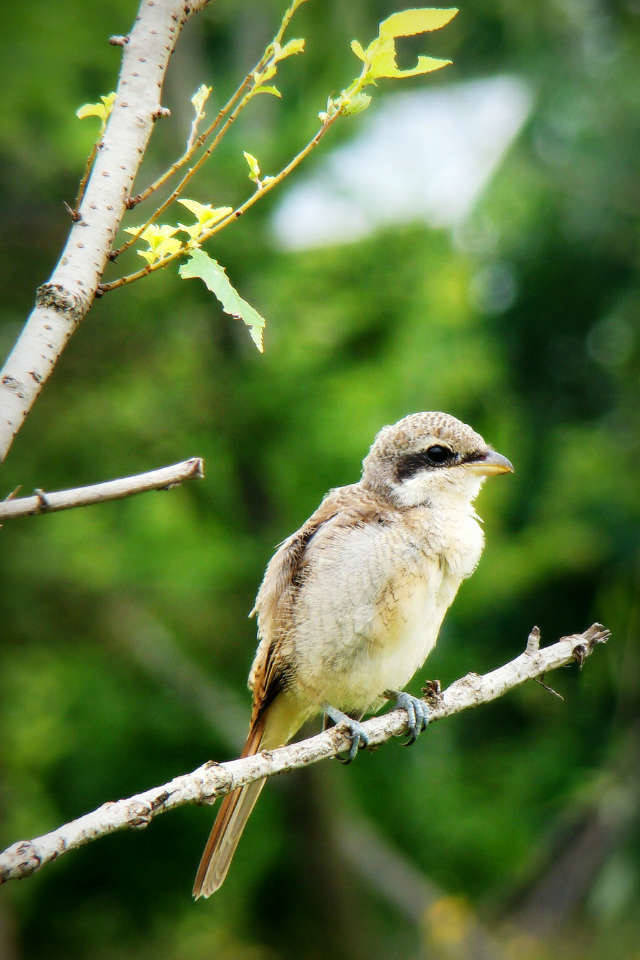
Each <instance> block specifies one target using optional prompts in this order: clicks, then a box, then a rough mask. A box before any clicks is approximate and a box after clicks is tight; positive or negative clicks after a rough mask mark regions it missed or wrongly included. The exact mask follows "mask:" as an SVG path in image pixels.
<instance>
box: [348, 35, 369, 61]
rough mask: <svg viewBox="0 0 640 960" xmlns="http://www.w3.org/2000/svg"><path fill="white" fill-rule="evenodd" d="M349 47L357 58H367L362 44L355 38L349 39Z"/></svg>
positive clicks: (363, 59)
mask: <svg viewBox="0 0 640 960" xmlns="http://www.w3.org/2000/svg"><path fill="white" fill-rule="evenodd" d="M351 49H352V50H353V52H354V53H355V55H356V57H358V59H359V60H362V61H365V60H366V59H367V55H366V53H365V52H364V50H363V47H362V44H361V43H358V41H357V40H352V41H351Z"/></svg>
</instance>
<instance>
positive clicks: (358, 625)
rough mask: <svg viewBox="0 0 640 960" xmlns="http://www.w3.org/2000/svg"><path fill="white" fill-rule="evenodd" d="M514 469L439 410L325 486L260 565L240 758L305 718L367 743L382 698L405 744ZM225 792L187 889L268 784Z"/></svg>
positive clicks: (420, 720)
mask: <svg viewBox="0 0 640 960" xmlns="http://www.w3.org/2000/svg"><path fill="white" fill-rule="evenodd" d="M509 472H513V466H512V464H511V462H510V461H509V460H508V459H507V458H506V457H504V456H502V454H500V453H497V452H496V451H495V450H493V449H492V448H491V447H490V446H489V445H488V444H487V443H486V442H485V441H484V439H483V438H482V437H481V436H480V434H479V433H476V432H475V430H473V429H472V428H471V427H470V426H468V425H467V424H465V423H463V422H462V421H460V420H458V419H456V417H454V416H452V415H450V414H447V413H442V412H435V411H431V412H421V413H412V414H409V415H408V416H405V417H403V418H402V419H401V420H399V421H398V422H397V423H394V424H392V425H390V426H385V427H383V428H382V429H381V430H380V431H379V432H378V434H377V435H376V437H375V439H374V442H373V444H372V445H371V448H370V450H369V452H368V454H367V456H366V457H365V459H364V460H363V464H362V475H361V479H360V480H359V482H358V483H353V484H350V485H348V486H343V487H337V488H335V489H333V490H330V491H329V493H328V494H327V495H326V496H325V497H324V499H323V500H322V502H321V503H320V505H319V507H318V508H317V509H316V510H315V512H314V513H313V514H312V515H311V516H310V517H309V519H308V520H307V521H306V522H305V523H304V524H303V525H302V526H301V527H300V529H299V530H297V531H296V532H295V533H293V534H292V535H291V536H290V537H288V538H287V539H286V540H284V541H283V542H282V543H281V544H280V546H279V547H278V548H277V550H276V552H275V553H274V555H273V557H272V558H271V560H270V561H269V563H268V565H267V568H266V571H265V574H264V578H263V580H262V583H261V585H260V588H259V590H258V593H257V596H256V601H255V606H254V608H253V610H252V611H251V615H256V616H257V626H258V639H259V643H258V648H257V651H256V655H255V659H254V661H253V665H252V667H251V671H250V674H249V689H250V690H251V691H252V694H253V706H252V712H251V721H250V725H249V733H248V736H247V741H246V744H245V747H244V749H243V751H242V754H241V756H243V757H246V756H250V755H252V754H255V753H257V752H259V751H260V750H271V749H274V748H275V747H278V746H281V745H283V744H285V743H287V742H288V741H289V740H290V739H291V738H292V737H293V736H295V734H296V733H297V732H298V730H299V729H300V728H301V727H302V725H303V724H304V723H306V722H307V721H308V720H309V719H311V718H312V717H314V716H318V715H323V714H324V717H325V723H333V724H341V725H342V726H343V728H344V729H345V731H346V732H347V733H348V735H349V737H350V742H351V748H350V750H349V753H348V757H347V758H346V759H347V761H349V760H351V759H353V757H354V756H355V754H356V752H357V750H358V748H359V747H365V746H366V745H367V735H366V731H365V730H364V728H363V727H362V724H361V723H360V721H361V719H362V717H363V716H364V715H365V714H367V713H370V712H376V711H377V710H379V709H380V708H381V707H382V705H383V704H384V703H385V702H386V701H388V700H395V706H396V707H403V708H404V709H405V710H406V711H407V718H408V720H407V723H408V726H407V729H408V734H409V742H413V741H414V740H415V739H416V737H417V735H418V733H420V732H421V731H422V730H423V729H424V728H425V727H426V725H427V722H428V708H427V705H426V702H425V701H424V700H420V699H418V698H416V697H413V696H411V695H410V694H407V693H405V692H404V691H403V687H404V686H405V685H406V684H407V683H408V681H409V680H410V679H411V677H412V676H413V675H414V673H415V672H416V671H417V670H418V668H419V667H421V666H422V664H423V663H424V662H425V660H426V659H427V656H428V655H429V653H430V652H431V650H432V649H433V647H434V645H435V643H436V640H437V637H438V632H439V630H440V626H441V624H442V621H443V619H444V616H445V613H446V612H447V610H448V608H449V606H450V605H451V603H452V602H453V599H454V597H455V595H456V593H457V591H458V588H459V586H460V584H461V583H462V581H463V580H465V579H466V578H467V577H469V576H471V574H472V573H473V571H474V570H475V568H476V566H477V564H478V561H479V559H480V555H481V553H482V550H483V547H484V534H483V531H482V527H481V520H480V518H479V517H478V515H477V513H476V511H475V509H474V506H473V504H474V500H475V498H476V496H477V494H478V493H479V491H480V488H481V486H482V484H483V482H484V480H485V479H486V478H487V477H488V476H492V475H495V474H501V473H509ZM265 782H266V781H265V780H264V779H263V780H257V781H255V782H254V783H250V784H247V785H246V786H243V787H240V788H238V789H236V790H234V791H232V792H231V793H229V794H228V795H227V796H226V797H225V799H224V800H223V803H222V805H221V807H220V810H219V812H218V815H217V817H216V820H215V823H214V825H213V828H212V830H211V833H210V835H209V839H208V841H207V844H206V846H205V848H204V852H203V854H202V858H201V860H200V865H199V867H198V870H197V873H196V878H195V883H194V887H193V895H194V897H195V898H196V899H198V898H200V897H209V896H211V894H212V893H214V892H215V891H216V890H218V888H219V887H220V886H221V885H222V883H223V882H224V879H225V877H226V875H227V871H228V869H229V866H230V864H231V860H232V858H233V855H234V853H235V850H236V847H237V845H238V842H239V840H240V837H241V835H242V832H243V830H244V827H245V825H246V823H247V820H248V818H249V816H250V814H251V812H252V810H253V808H254V805H255V803H256V801H257V799H258V797H259V795H260V792H261V790H262V788H263V786H264V784H265Z"/></svg>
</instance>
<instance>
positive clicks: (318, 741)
mask: <svg viewBox="0 0 640 960" xmlns="http://www.w3.org/2000/svg"><path fill="white" fill-rule="evenodd" d="M539 636H540V633H539V630H538V628H537V627H534V628H533V630H532V632H531V634H530V637H529V642H528V643H527V649H526V650H525V652H524V653H523V654H521V655H520V656H519V657H516V658H515V660H511V661H510V662H509V663H507V664H505V665H504V666H502V667H499V668H498V669H497V670H493V671H492V672H491V673H487V674H485V675H484V676H480V675H479V674H475V673H469V674H467V675H466V676H465V677H462V678H461V679H460V680H457V681H456V682H455V683H453V684H452V685H451V686H450V687H449V688H448V689H447V690H446V691H445V692H444V693H442V694H440V693H437V694H433V693H432V694H431V696H430V697H429V696H428V699H430V700H431V719H432V720H441V719H443V718H444V717H448V716H451V715H452V714H454V713H460V712H461V711H462V710H467V709H469V708H470V707H477V706H479V705H480V704H482V703H489V702H490V701H491V700H495V699H497V698H498V697H501V696H503V694H505V693H506V692H507V691H509V690H512V689H513V688H514V687H517V686H520V684H522V683H524V682H525V681H526V680H535V679H537V678H538V677H541V676H543V675H544V674H545V673H548V672H549V671H550V670H556V669H558V668H559V667H563V666H565V665H566V664H568V663H571V662H578V663H579V664H580V665H582V663H583V662H584V660H585V659H586V657H588V656H589V655H590V654H591V653H592V652H593V651H594V649H595V648H596V646H598V645H599V644H601V643H605V642H606V641H607V640H608V638H609V631H608V630H607V629H605V628H604V627H603V626H602V625H601V624H599V623H594V624H593V625H592V626H590V627H589V628H588V629H587V630H585V631H584V633H581V634H573V635H571V636H569V637H563V638H562V639H561V640H559V641H558V642H557V643H554V644H553V645H551V646H549V647H545V648H543V649H539V646H538V642H539ZM364 726H365V729H366V731H367V734H368V736H369V743H370V745H371V746H376V745H378V744H381V743H384V742H385V741H386V740H389V739H391V737H398V736H401V735H402V734H403V733H405V732H406V727H407V719H406V714H405V711H404V710H392V711H391V712H389V713H386V714H384V715H383V716H380V717H373V718H371V719H370V720H367V721H366V723H365V724H364ZM348 746H349V737H348V734H347V732H346V731H345V730H344V729H343V728H342V727H341V725H338V726H337V727H333V728H332V729H331V730H326V731H325V732H324V733H321V734H318V736H315V737H310V738H309V739H307V740H302V741H299V742H298V743H292V744H289V745H288V746H286V747H280V748H279V749H278V750H273V751H263V752H262V753H258V754H256V755H255V756H251V757H244V758H241V759H239V760H232V761H230V762H229V763H215V762H212V761H209V762H208V763H205V764H204V765H203V766H201V767H198V769H197V770H194V771H193V772H192V773H188V774H184V775H182V776H179V777H175V778H174V779H173V780H171V781H170V782H169V783H166V784H162V785H161V786H158V787H152V788H151V789H150V790H146V791H144V792H143V793H139V794H136V795H135V796H133V797H129V798H127V799H124V800H118V801H115V802H113V801H112V802H107V803H105V804H103V805H102V806H101V807H99V808H98V809H97V810H94V811H93V812H92V813H88V814H85V816H83V817H79V818H78V819H77V820H72V821H71V822H70V823H67V824H64V825H63V826H61V827H59V828H58V829H57V830H53V831H52V832H51V833H47V834H45V835H44V836H41V837H37V838H36V839H34V840H29V841H19V842H18V843H14V844H13V845H12V846H11V847H8V848H7V850H5V851H4V853H2V854H0V883H4V882H5V881H7V880H11V879H17V878H20V877H27V876H29V875H30V874H32V873H35V872H36V871H37V870H39V869H40V868H41V867H43V866H44V865H45V864H46V863H49V862H51V861H52V860H55V859H57V858H58V857H60V856H62V855H63V854H64V853H67V852H68V851H70V850H74V849H76V848H77V847H81V846H84V844H86V843H89V842H91V841H92V840H97V839H98V837H102V836H106V835H107V834H110V833H114V832H115V831H116V830H123V829H125V828H129V827H146V826H147V825H148V824H149V823H150V822H151V821H152V819H153V818H154V817H157V816H159V815H160V814H161V813H167V812H168V811H169V810H173V809H175V808H176V807H180V806H184V805H185V804H188V803H213V802H214V800H215V799H216V798H217V797H220V796H223V795H224V794H226V793H229V792H230V791H231V790H234V789H235V788H236V787H241V786H244V785H245V784H247V783H252V782H253V781H254V780H260V779H262V778H264V777H271V776H274V775H275V774H277V773H285V772H287V771H289V770H294V769H297V768H299V767H306V766H308V765H309V764H312V763H317V762H318V761H320V760H326V759H329V758H330V757H335V756H336V754H338V753H340V752H341V751H343V750H345V749H347V747H348Z"/></svg>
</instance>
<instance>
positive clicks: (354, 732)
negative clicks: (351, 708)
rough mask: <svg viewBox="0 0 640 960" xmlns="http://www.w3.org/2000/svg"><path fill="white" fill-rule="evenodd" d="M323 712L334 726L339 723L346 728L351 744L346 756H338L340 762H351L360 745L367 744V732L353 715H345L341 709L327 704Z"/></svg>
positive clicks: (364, 745) (365, 745)
mask: <svg viewBox="0 0 640 960" xmlns="http://www.w3.org/2000/svg"><path fill="white" fill-rule="evenodd" d="M324 712H325V714H326V715H327V717H328V718H329V720H330V721H331V722H332V723H333V725H334V726H336V727H337V726H338V725H340V726H341V727H343V728H345V729H346V732H347V733H348V735H349V736H350V737H351V746H350V747H349V752H348V753H347V755H346V757H338V760H339V761H340V763H351V761H352V760H353V759H354V758H355V756H356V754H357V752H358V750H359V748H360V747H368V746H369V737H368V736H367V732H366V730H365V729H364V727H363V726H362V724H361V723H359V722H358V721H357V720H354V719H353V717H349V716H347V714H346V713H343V712H342V710H338V709H336V707H332V706H330V705H329V704H327V705H326V706H325V708H324Z"/></svg>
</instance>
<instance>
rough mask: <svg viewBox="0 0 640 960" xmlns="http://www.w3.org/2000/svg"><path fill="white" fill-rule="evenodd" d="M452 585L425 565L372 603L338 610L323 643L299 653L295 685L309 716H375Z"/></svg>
mask: <svg viewBox="0 0 640 960" xmlns="http://www.w3.org/2000/svg"><path fill="white" fill-rule="evenodd" d="M460 581H461V578H460V577H457V576H454V575H452V574H451V572H450V571H449V570H448V569H446V568H445V570H444V571H443V569H442V568H441V567H440V566H439V564H437V563H436V562H434V561H431V562H429V563H428V564H423V565H421V566H420V568H419V569H414V570H412V572H411V574H410V575H409V574H407V573H405V575H404V576H403V577H402V578H401V579H400V580H397V581H396V582H392V583H390V584H388V585H387V586H386V587H385V588H384V590H383V591H382V592H381V595H380V596H379V597H377V600H376V603H375V604H373V603H367V602H364V603H362V604H361V605H360V606H359V607H358V606H357V605H355V606H354V605H352V606H351V608H350V609H349V607H348V606H347V605H345V608H346V609H345V611H344V615H343V616H341V617H336V619H335V620H334V623H333V624H332V625H331V627H332V628H331V629H330V635H331V642H329V643H325V642H322V641H320V642H319V643H318V642H315V643H308V642H307V643H304V644H303V645H302V647H301V648H299V652H300V656H299V657H298V671H297V678H296V686H298V687H299V689H300V692H303V695H304V699H305V700H307V702H308V701H309V700H313V701H314V702H315V704H316V708H317V709H322V708H323V706H324V705H325V704H327V703H328V704H330V705H331V706H334V707H337V708H338V709H340V710H343V711H347V712H365V711H368V710H375V709H378V708H379V707H380V706H381V705H382V703H383V702H384V697H383V694H384V691H385V690H389V689H391V690H402V689H403V688H404V686H405V685H406V684H407V683H408V682H409V680H410V679H411V677H412V676H413V675H414V673H415V672H416V670H418V668H419V667H421V666H422V664H423V663H424V662H425V660H426V659H427V657H428V655H429V653H430V652H431V650H432V649H433V647H434V646H435V643H436V639H437V636H438V631H439V630H440V626H441V624H442V620H443V618H444V615H445V613H446V611H447V609H448V607H449V605H450V604H451V602H452V601H453V598H454V596H455V594H456V592H457V589H458V586H459V584H460ZM329 626H330V625H329V624H327V627H329ZM324 635H325V636H326V633H325V634H324Z"/></svg>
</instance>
